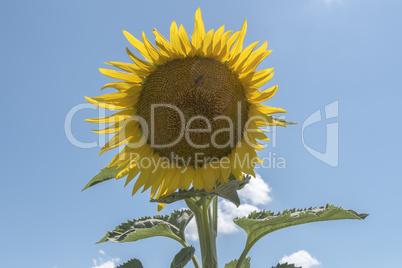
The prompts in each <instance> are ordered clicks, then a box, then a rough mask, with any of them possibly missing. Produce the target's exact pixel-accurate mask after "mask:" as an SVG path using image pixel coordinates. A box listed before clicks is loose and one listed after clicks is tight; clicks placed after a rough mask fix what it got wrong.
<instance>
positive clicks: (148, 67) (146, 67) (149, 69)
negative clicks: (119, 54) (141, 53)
mask: <svg viewBox="0 0 402 268" xmlns="http://www.w3.org/2000/svg"><path fill="white" fill-rule="evenodd" d="M126 52H127V55H128V56H129V57H130V59H131V60H132V61H133V62H134V63H135V64H136V65H137V66H138V68H140V69H141V70H144V71H145V72H148V73H152V72H153V71H155V70H156V68H155V66H154V65H153V64H151V63H149V62H146V61H143V60H142V59H140V58H138V57H137V56H135V55H134V54H133V53H132V52H131V51H130V50H129V49H128V48H127V47H126Z"/></svg>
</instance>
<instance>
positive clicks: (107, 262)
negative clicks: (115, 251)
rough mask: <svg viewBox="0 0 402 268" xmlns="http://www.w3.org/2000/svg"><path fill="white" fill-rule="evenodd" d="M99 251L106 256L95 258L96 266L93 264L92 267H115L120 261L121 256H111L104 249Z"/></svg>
mask: <svg viewBox="0 0 402 268" xmlns="http://www.w3.org/2000/svg"><path fill="white" fill-rule="evenodd" d="M98 252H99V254H101V255H103V256H104V257H100V258H98V259H97V260H93V264H94V266H92V267H91V268H114V267H116V263H117V262H119V261H120V259H119V258H111V257H109V256H107V255H106V253H105V252H104V251H103V250H99V251H98Z"/></svg>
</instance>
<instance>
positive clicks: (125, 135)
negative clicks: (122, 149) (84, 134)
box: [99, 124, 141, 155]
mask: <svg viewBox="0 0 402 268" xmlns="http://www.w3.org/2000/svg"><path fill="white" fill-rule="evenodd" d="M140 133H141V130H140V129H139V128H138V124H130V125H129V126H127V127H125V128H124V129H122V130H121V131H119V132H118V133H117V134H116V135H114V136H113V137H112V138H111V139H110V140H109V141H108V142H107V143H106V144H105V145H104V146H103V147H102V149H101V151H100V153H99V155H101V154H103V153H104V152H106V151H109V150H111V149H113V148H116V147H119V146H120V145H123V144H125V143H127V142H128V141H129V140H130V139H133V138H134V136H136V135H139V134H140Z"/></svg>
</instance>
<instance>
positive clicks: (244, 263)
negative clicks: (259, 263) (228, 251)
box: [225, 257, 251, 268]
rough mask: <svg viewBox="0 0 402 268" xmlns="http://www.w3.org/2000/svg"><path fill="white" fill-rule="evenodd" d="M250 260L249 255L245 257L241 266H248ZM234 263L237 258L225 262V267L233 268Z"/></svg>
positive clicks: (245, 267)
mask: <svg viewBox="0 0 402 268" xmlns="http://www.w3.org/2000/svg"><path fill="white" fill-rule="evenodd" d="M250 261H251V257H247V258H245V259H244V261H243V264H242V266H241V268H250ZM236 264H237V260H234V261H231V262H228V263H226V264H225V268H235V267H236Z"/></svg>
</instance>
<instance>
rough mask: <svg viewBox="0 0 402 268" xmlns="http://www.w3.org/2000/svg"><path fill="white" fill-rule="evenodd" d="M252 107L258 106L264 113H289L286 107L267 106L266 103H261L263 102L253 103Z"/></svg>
mask: <svg viewBox="0 0 402 268" xmlns="http://www.w3.org/2000/svg"><path fill="white" fill-rule="evenodd" d="M250 108H251V109H254V108H256V109H257V110H258V111H260V112H261V113H263V114H276V113H287V112H286V110H284V109H281V108H275V107H270V106H265V105H261V104H253V105H251V107H250ZM251 109H250V110H251Z"/></svg>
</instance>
